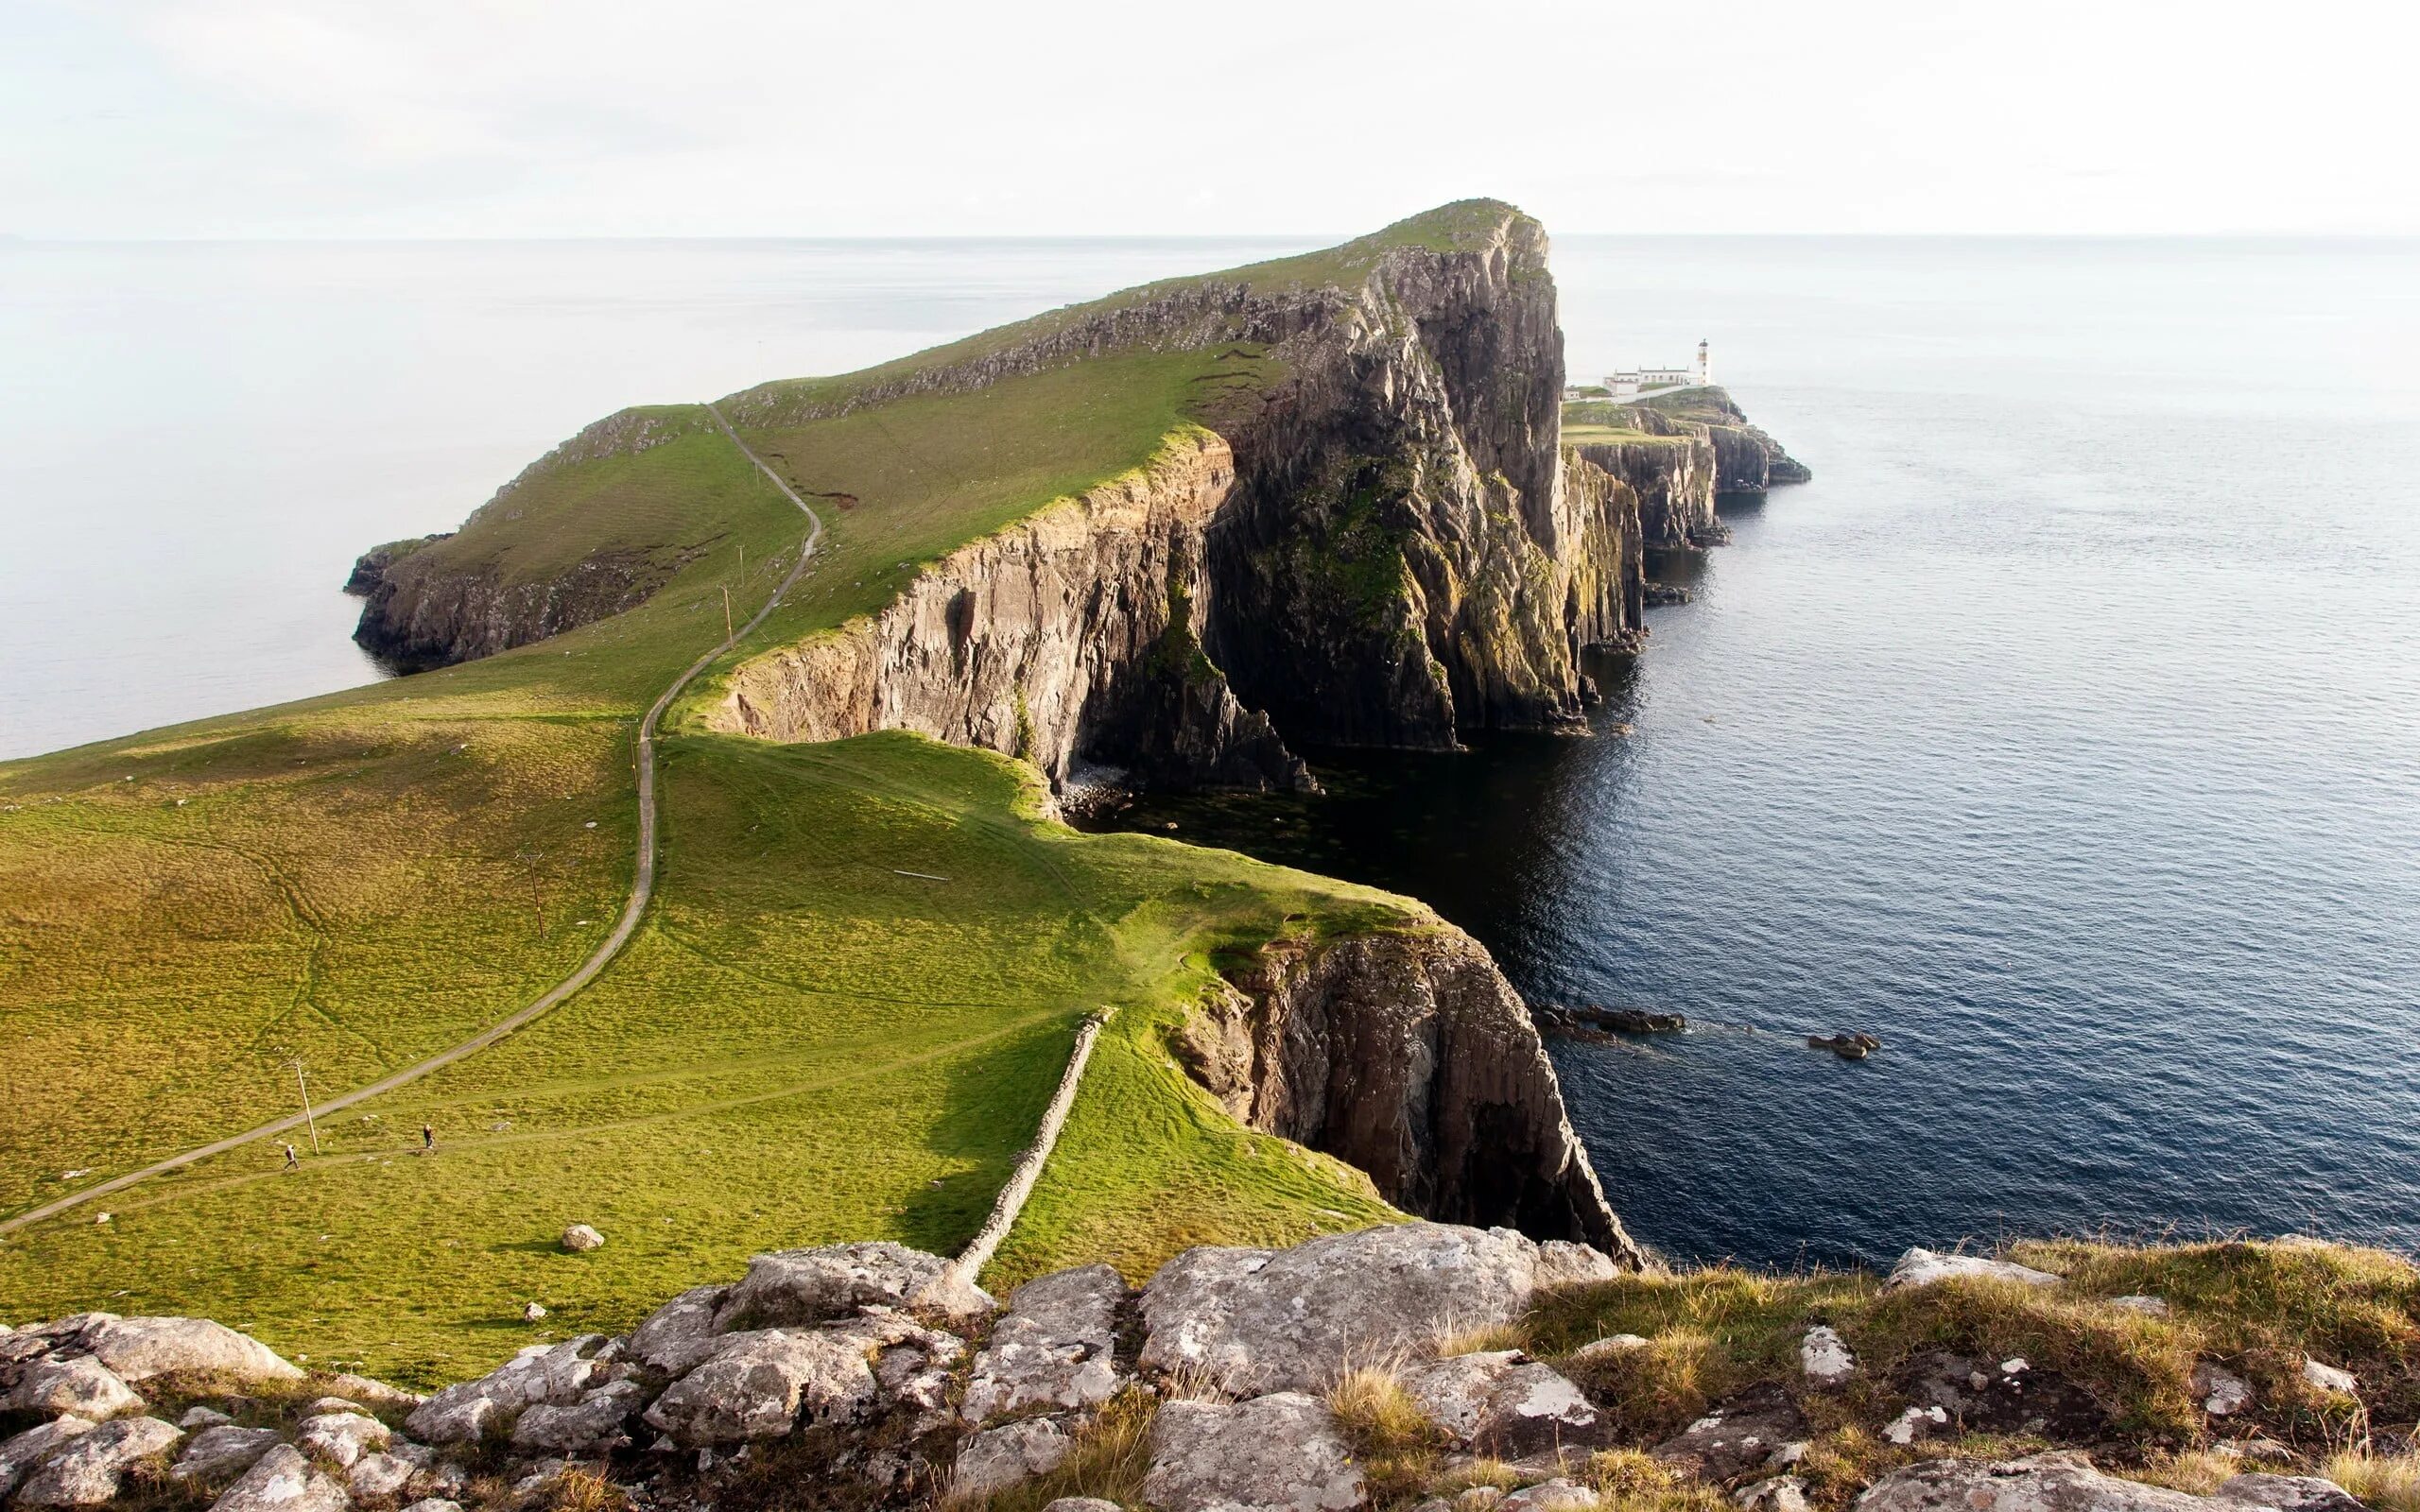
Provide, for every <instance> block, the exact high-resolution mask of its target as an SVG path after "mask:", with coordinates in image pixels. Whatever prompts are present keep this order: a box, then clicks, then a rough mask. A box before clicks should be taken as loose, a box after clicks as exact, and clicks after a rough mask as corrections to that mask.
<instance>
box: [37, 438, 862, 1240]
mask: <svg viewBox="0 0 2420 1512" xmlns="http://www.w3.org/2000/svg"><path fill="white" fill-rule="evenodd" d="M705 411H706V413H707V414H709V415H711V416H713V417H714V421H715V423H716V424H717V426H719V427H721V429H722V433H723V435H725V436H727V437H729V438H731V444H732V445H734V446H736V447H738V448H739V450H740V453H741V455H745V456H746V457H747V458H748V460H750V461H751V462H753V463H755V464H756V471H757V472H762V473H764V474H765V476H766V477H768V478H769V479H770V480H771V481H772V484H773V487H775V488H777V489H779V490H782V496H783V497H784V498H786V499H787V500H789V501H790V503H792V504H794V505H797V506H798V507H799V510H800V512H802V513H803V514H804V515H805V516H806V518H807V530H806V539H805V540H804V541H803V542H801V544H800V547H799V554H798V560H797V562H796V563H794V564H793V565H792V566H791V568H790V570H789V573H788V575H787V576H785V577H784V578H783V579H782V582H781V586H780V587H778V588H776V589H774V590H773V593H772V596H771V597H770V598H768V599H766V600H765V607H764V608H762V609H760V610H757V611H756V613H755V616H754V617H753V618H752V619H751V620H749V622H748V623H747V624H745V625H743V626H741V627H739V628H738V629H737V630H735V631H734V632H733V634H732V635H731V637H730V638H729V639H727V640H725V641H723V642H722V643H721V644H718V645H717V646H715V647H714V648H713V649H712V650H710V651H708V652H707V653H706V654H705V655H703V656H701V657H700V658H698V660H696V661H695V662H690V663H689V668H688V670H687V671H685V672H683V673H682V674H681V675H680V676H679V677H677V678H675V679H672V685H671V686H670V687H668V688H666V689H665V690H664V692H663V693H661V694H659V695H658V696H656V700H655V702H654V703H653V704H652V705H650V706H649V707H648V712H647V717H646V718H644V719H642V720H640V721H639V741H638V766H639V851H638V870H637V873H636V875H635V876H634V877H633V878H632V879H631V896H630V899H629V901H628V902H625V903H623V905H622V917H621V918H620V919H618V920H616V921H615V923H614V933H612V934H611V935H608V936H605V940H604V943H602V944H600V945H598V946H597V947H596V952H595V953H594V954H591V955H590V956H589V957H588V959H587V960H585V961H582V962H581V963H580V964H579V970H578V971H574V972H572V973H571V975H569V976H567V977H564V978H563V979H562V981H560V982H558V983H556V984H555V985H554V986H553V987H552V988H548V989H547V990H546V992H545V994H544V996H542V997H540V998H539V999H538V1000H537V1001H536V1002H534V1003H531V1004H530V1005H528V1006H527V1007H524V1008H522V1009H520V1010H519V1011H518V1012H515V1013H513V1014H512V1015H511V1016H510V1017H508V1018H504V1019H499V1020H497V1021H496V1022H493V1023H492V1024H490V1025H488V1026H487V1027H486V1028H484V1029H482V1030H480V1031H479V1032H478V1033H477V1034H475V1035H473V1036H472V1037H471V1038H470V1039H468V1040H463V1041H462V1042H461V1043H459V1044H458V1045H454V1046H452V1047H451V1048H449V1049H445V1050H441V1051H439V1052H438V1053H437V1054H436V1055H433V1056H431V1057H428V1058H427V1059H425V1060H423V1061H420V1062H418V1063H416V1064H414V1065H410V1066H406V1067H405V1068H404V1069H403V1070H401V1071H399V1072H396V1073H395V1074H392V1075H390V1076H387V1077H385V1078H383V1079H381V1080H378V1081H374V1082H372V1083H371V1084H370V1085H369V1086H367V1087H356V1088H354V1090H353V1091H349V1092H343V1093H339V1094H338V1095H337V1096H335V1097H332V1098H329V1099H328V1100H327V1101H325V1102H322V1103H318V1104H315V1105H313V1106H312V1108H311V1110H310V1112H309V1113H308V1114H303V1113H292V1114H288V1115H287V1116H286V1117H285V1118H281V1119H279V1120H277V1121H276V1122H274V1123H269V1124H263V1125H260V1126H259V1127H257V1128H251V1129H246V1130H245V1131H244V1132H243V1133H241V1134H231V1135H229V1136H227V1138H225V1139H223V1140H216V1141H214V1142H212V1143H208V1144H203V1145H199V1146H197V1147H196V1148H194V1149H190V1150H186V1151H184V1152H183V1153H182V1154H179V1155H172V1156H170V1157H168V1158H167V1159H166V1160H158V1161H154V1162H153V1163H152V1164H150V1165H147V1166H145V1167H143V1168H142V1169H141V1170H138V1171H129V1172H127V1173H126V1174H125V1175H124V1176H118V1177H111V1178H110V1179H109V1180H107V1181H102V1182H99V1183H97V1184H95V1185H93V1186H89V1187H86V1188H85V1189H84V1190H83V1191H81V1192H76V1193H71V1194H68V1195H66V1196H63V1197H60V1198H57V1199H55V1200H53V1201H50V1202H46V1203H43V1205H42V1206H41V1207H39V1208H33V1209H29V1210H28V1211H25V1212H21V1213H18V1214H17V1215H16V1216H15V1217H13V1218H8V1219H0V1234H5V1233H9V1232H11V1231H13V1230H15V1229H23V1228H25V1227H26V1226H27V1225H28V1224H36V1223H40V1222H42V1221H43V1219H45V1218H53V1217H57V1216H58V1215H59V1214H61V1213H62V1212H65V1211H68V1210H69V1209H71V1208H75V1207H78V1206H80V1205H81V1204H83V1203H87V1202H90V1201H92V1200H93V1199H94V1198H95V1197H104V1196H107V1195H109V1194H111V1193H112V1192H123V1191H125V1190H126V1189H127V1188H129V1187H130V1186H133V1185H134V1184H135V1183H136V1182H138V1181H147V1180H149V1179H150V1178H151V1177H155V1176H164V1175H166V1174H167V1173H168V1172H170V1171H174V1170H177V1169H179V1168H181V1167H183V1166H188V1165H191V1164H193V1163H194V1162H195V1161H197V1160H208V1159H210V1158H211V1157H212V1156H214V1155H224V1154H226V1153H227V1152H228V1151H230V1150H234V1149H240V1148H242V1147H243V1146H244V1145H247V1144H250V1143H252V1142H253V1141H254V1140H265V1139H268V1138H269V1137H270V1136H271V1135H275V1134H284V1133H285V1132H287V1131H289V1130H291V1129H298V1128H301V1127H302V1126H303V1125H304V1123H305V1122H306V1121H307V1120H308V1119H309V1118H311V1117H317V1116H319V1115H321V1114H326V1113H335V1112H340V1111H342V1110H343V1109H345V1108H351V1107H352V1106H354V1104H355V1103H360V1102H366V1101H368V1100H369V1099H370V1098H372V1097H379V1096H383V1095H385V1094H386V1093H388V1092H390V1091H394V1090H395V1089H396V1088H398V1087H404V1086H408V1085H409V1084H411V1083H412V1082H416V1081H418V1080H420V1079H421V1078H422V1077H423V1076H425V1075H427V1074H429V1073H430V1072H432V1071H436V1070H439V1069H441V1068H442V1067H445V1066H450V1065H452V1064H454V1062H456V1061H458V1060H460V1059H462V1058H464V1057H468V1056H475V1055H477V1054H478V1053H479V1052H480V1051H482V1050H485V1049H486V1048H487V1047H488V1046H490V1045H492V1044H493V1043H495V1042H496V1041H497V1040H501V1039H503V1038H504V1037H505V1036H507V1035H509V1034H511V1033H512V1032H513V1031H514V1030H516V1029H519V1028H522V1027H523V1026H525V1025H527V1024H528V1023H529V1022H531V1021H533V1020H535V1019H537V1018H539V1017H540V1016H542V1015H543V1014H544V1013H546V1012H547V1011H548V1010H549V1009H551V1008H553V1007H555V1006H557V1005H560V1004H561V1003H562V1001H563V1000H564V999H566V998H568V997H570V996H571V995H572V994H573V993H575V992H578V991H579V989H580V988H584V987H586V986H587V985H588V984H589V983H591V982H593V981H595V980H596V974H597V973H598V972H599V971H603V970H605V968H606V967H607V966H609V965H611V964H612V963H613V960H614V956H616V955H619V954H621V953H622V947H623V946H625V945H627V944H629V943H630V940H631V935H633V934H635V933H636V932H637V930H638V927H639V918H640V916H641V915H643V914H645V913H646V912H647V905H648V899H649V898H651V897H653V896H654V894H655V727H656V722H657V721H658V720H660V719H661V718H663V717H664V711H665V710H666V709H669V708H670V707H672V700H673V699H675V698H677V697H679V696H681V691H682V690H683V688H686V687H687V686H688V685H689V683H690V681H691V680H692V679H695V678H696V677H697V675H698V674H699V673H700V672H703V671H704V670H705V669H706V668H707V666H708V665H710V664H711V663H712V662H714V660H715V659H716V658H717V657H718V656H721V655H722V654H723V653H724V652H725V651H728V650H730V649H731V648H732V647H733V646H735V645H736V644H739V643H740V642H741V641H744V640H746V639H747V638H748V637H749V636H750V635H752V634H753V633H754V632H755V629H756V627H758V626H760V625H762V624H764V623H765V620H766V617H767V616H768V615H769V614H771V613H772V612H773V610H775V609H776V608H778V607H779V606H780V604H781V602H782V598H783V596H784V595H785V594H787V593H789V591H790V590H791V588H793V587H795V586H796V585H797V583H798V579H799V575H800V574H802V573H804V572H805V571H806V564H807V563H808V562H809V561H810V560H812V559H813V558H814V556H815V548H816V547H817V546H818V545H819V544H821V542H822V540H823V517H822V516H821V515H819V514H817V513H816V512H815V510H814V508H813V507H811V506H809V505H808V504H807V502H806V501H805V500H804V499H803V498H801V497H799V493H798V490H796V489H794V488H792V487H790V485H789V483H788V481H787V479H785V478H784V477H783V476H782V475H781V474H780V473H778V472H774V471H773V470H772V469H771V468H770V467H769V466H767V465H766V463H765V459H764V458H763V457H761V456H758V455H756V454H755V452H754V451H752V449H751V448H750V447H749V445H748V443H747V442H746V441H743V440H741V439H740V438H739V433H738V432H737V431H735V430H733V429H732V428H731V421H727V420H725V419H723V416H722V411H721V410H719V409H717V408H716V407H715V406H714V405H712V404H707V405H706V406H705Z"/></svg>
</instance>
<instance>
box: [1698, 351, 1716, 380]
mask: <svg viewBox="0 0 2420 1512" xmlns="http://www.w3.org/2000/svg"><path fill="white" fill-rule="evenodd" d="M1698 382H1700V383H1702V384H1712V383H1713V382H1714V356H1713V354H1712V353H1711V352H1708V351H1707V350H1706V344H1705V343H1704V342H1703V340H1701V341H1700V342H1699V343H1698Z"/></svg>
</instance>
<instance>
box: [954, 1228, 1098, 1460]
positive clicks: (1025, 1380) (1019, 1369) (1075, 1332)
mask: <svg viewBox="0 0 2420 1512" xmlns="http://www.w3.org/2000/svg"><path fill="white" fill-rule="evenodd" d="M1126 1297H1127V1292H1126V1280H1125V1278H1123V1277H1121V1276H1119V1275H1118V1274H1117V1272H1116V1271H1115V1269H1113V1268H1111V1267H1110V1266H1107V1265H1085V1266H1082V1267H1080V1268H1079V1269H1076V1270H1063V1271H1060V1272H1058V1273H1056V1274H1054V1275H1049V1276H1044V1277H1041V1278H1039V1279H1038V1280H1029V1281H1028V1282H1026V1283H1025V1284H1024V1285H1023V1286H1020V1287H1018V1288H1017V1289H1016V1290H1015V1291H1013V1292H1011V1293H1010V1294H1009V1310H1008V1312H1007V1313H1006V1314H1003V1315H1002V1316H1001V1318H1000V1320H999V1321H998V1323H996V1324H995V1325H994V1327H993V1329H992V1336H991V1338H990V1339H989V1340H988V1341H986V1343H985V1344H984V1346H983V1349H982V1352H981V1353H979V1354H977V1356H976V1357H975V1366H974V1370H973V1373H972V1374H971V1375H970V1376H969V1377H968V1378H967V1384H966V1399H965V1400H964V1402H963V1403H961V1405H960V1407H959V1411H960V1412H961V1414H962V1415H963V1416H964V1417H965V1418H966V1420H967V1421H968V1422H970V1423H982V1422H987V1421H989V1420H990V1419H992V1418H994V1417H1000V1416H1002V1415H1004V1414H1008V1413H1017V1412H1025V1411H1028V1410H1029V1409H1032V1408H1035V1407H1058V1408H1070V1407H1086V1406H1090V1405H1092V1404H1093V1403H1095V1402H1099V1401H1106V1400H1109V1399H1110V1398H1111V1397H1114V1396H1115V1395H1116V1394H1117V1390H1118V1388H1119V1387H1120V1386H1122V1385H1123V1384H1125V1383H1126V1379H1127V1377H1126V1373H1125V1372H1124V1371H1122V1370H1120V1369H1118V1367H1117V1355H1116V1347H1117V1312H1118V1309H1119V1308H1120V1307H1121V1306H1123V1305H1124V1304H1125V1301H1126Z"/></svg>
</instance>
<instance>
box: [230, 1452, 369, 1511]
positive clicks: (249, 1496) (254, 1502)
mask: <svg viewBox="0 0 2420 1512" xmlns="http://www.w3.org/2000/svg"><path fill="white" fill-rule="evenodd" d="M352 1505H353V1498H352V1497H350V1496H347V1495H346V1494H345V1489H344V1487H343V1486H338V1485H337V1483H336V1481H335V1480H334V1479H332V1478H331V1477H329V1476H328V1475H327V1474H326V1473H325V1472H324V1471H322V1470H320V1469H318V1468H317V1467H316V1466H314V1465H313V1464H312V1463H311V1462H310V1461H309V1460H307V1459H304V1458H303V1457H302V1451H300V1450H298V1449H296V1448H295V1447H294V1446H293V1445H291V1444H280V1445H278V1446H277V1447H276V1448H275V1449H272V1450H270V1451H269V1452H268V1453H266V1454H263V1455H262V1456H261V1457H260V1460H259V1462H258V1463H256V1464H254V1465H253V1466H252V1468H251V1469H249V1470H246V1471H245V1472H244V1475H243V1478H242V1479H241V1480H238V1481H237V1482H236V1483H235V1484H234V1485H233V1486H229V1487H227V1489H226V1490H224V1491H222V1492H220V1493H219V1497H218V1500H217V1501H216V1502H214V1503H211V1507H210V1512H346V1509H347V1508H349V1507H351V1506H352Z"/></svg>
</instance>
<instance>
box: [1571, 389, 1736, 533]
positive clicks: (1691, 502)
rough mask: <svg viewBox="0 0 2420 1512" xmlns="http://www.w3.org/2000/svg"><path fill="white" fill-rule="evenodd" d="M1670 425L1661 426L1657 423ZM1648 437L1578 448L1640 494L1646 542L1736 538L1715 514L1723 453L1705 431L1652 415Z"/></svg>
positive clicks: (1648, 423) (1598, 443)
mask: <svg viewBox="0 0 2420 1512" xmlns="http://www.w3.org/2000/svg"><path fill="white" fill-rule="evenodd" d="M1658 425H1661V426H1664V427H1668V428H1667V429H1665V430H1661V431H1658V430H1655V429H1653V428H1652V427H1654V426H1658ZM1642 429H1645V430H1647V432H1648V435H1647V438H1643V439H1640V440H1634V441H1590V442H1586V443H1584V444H1582V445H1581V446H1579V447H1577V448H1575V450H1576V451H1577V452H1578V453H1579V455H1581V456H1582V457H1584V458H1586V459H1587V460H1588V461H1590V462H1592V463H1594V464H1595V465H1596V466H1598V467H1599V468H1602V469H1603V470H1604V471H1605V472H1608V473H1610V474H1612V475H1613V476H1615V477H1616V478H1619V479H1621V480H1622V481H1623V482H1624V483H1627V484H1629V485H1630V487H1631V488H1632V490H1634V492H1636V494H1637V495H1638V523H1639V532H1640V536H1641V538H1642V539H1643V540H1644V541H1645V542H1646V544H1648V545H1650V546H1654V547H1658V548H1662V549H1667V550H1669V549H1674V548H1678V547H1684V546H1711V545H1718V544H1720V542H1722V541H1727V540H1729V539H1730V532H1729V531H1728V530H1726V529H1725V528H1724V527H1723V525H1722V523H1721V522H1720V521H1719V520H1717V519H1716V518H1715V513H1714V496H1715V491H1716V490H1715V477H1716V471H1717V466H1718V463H1717V453H1716V449H1715V445H1714V443H1713V442H1712V441H1711V440H1709V439H1708V438H1706V437H1704V436H1692V435H1687V434H1685V433H1683V432H1682V430H1681V429H1680V427H1678V426H1677V425H1673V424H1672V422H1671V421H1667V420H1664V419H1663V417H1661V416H1654V417H1652V418H1651V419H1649V420H1647V421H1646V422H1645V424H1644V425H1643V426H1642Z"/></svg>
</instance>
